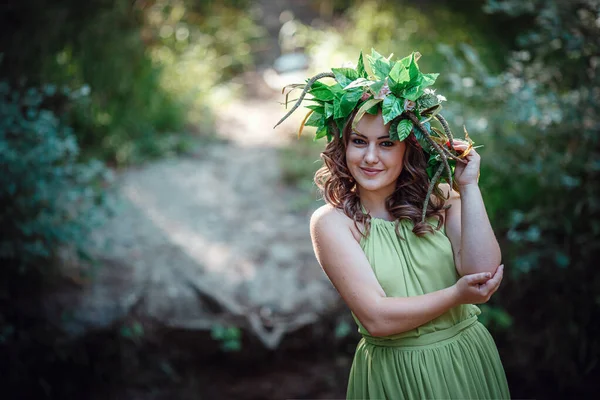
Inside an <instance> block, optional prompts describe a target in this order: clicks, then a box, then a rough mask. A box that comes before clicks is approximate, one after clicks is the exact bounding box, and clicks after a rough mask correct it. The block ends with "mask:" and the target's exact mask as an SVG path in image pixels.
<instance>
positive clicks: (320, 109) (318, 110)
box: [306, 103, 328, 114]
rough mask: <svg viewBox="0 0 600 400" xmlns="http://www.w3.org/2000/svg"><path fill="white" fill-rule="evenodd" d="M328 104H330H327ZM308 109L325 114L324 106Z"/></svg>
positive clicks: (313, 106) (311, 106)
mask: <svg viewBox="0 0 600 400" xmlns="http://www.w3.org/2000/svg"><path fill="white" fill-rule="evenodd" d="M325 104H328V103H325ZM306 108H308V109H309V110H313V111H315V112H317V113H319V114H324V113H325V107H324V106H319V105H310V106H306Z"/></svg>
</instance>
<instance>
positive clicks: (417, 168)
mask: <svg viewBox="0 0 600 400" xmlns="http://www.w3.org/2000/svg"><path fill="white" fill-rule="evenodd" d="M354 115H355V114H353V115H352V116H351V117H350V118H349V120H348V122H347V123H346V125H345V126H344V129H343V130H342V137H341V138H340V137H339V135H334V138H333V140H332V141H330V142H329V143H328V144H327V146H326V148H325V150H324V151H323V152H322V153H321V159H322V160H323V166H322V167H321V168H319V170H318V171H317V172H316V173H315V178H314V180H315V183H316V185H317V187H318V188H319V190H320V192H321V195H322V196H323V199H324V200H325V202H327V203H328V204H330V205H332V206H333V207H335V208H338V209H340V210H342V211H343V212H344V214H346V215H347V216H348V217H349V218H352V219H353V220H354V225H355V226H356V227H357V229H358V230H359V231H360V232H361V234H362V235H363V236H364V237H367V236H368V235H369V232H370V229H371V216H370V215H369V214H367V213H365V212H364V211H363V209H362V206H361V203H360V197H359V195H358V191H357V187H356V182H355V181H354V178H353V177H352V175H351V174H350V170H349V169H348V165H347V163H346V147H347V145H348V141H349V137H350V133H351V126H352V121H353V120H354ZM405 142H406V152H405V154H404V167H403V168H402V172H401V173H400V176H399V177H398V179H397V181H396V189H395V190H394V192H393V193H392V194H391V195H390V196H389V197H388V198H387V199H386V208H387V210H388V211H389V213H390V214H391V215H393V216H394V217H395V218H396V233H397V234H398V236H401V235H400V233H399V229H398V227H399V223H400V221H401V220H410V221H412V222H413V224H414V227H413V230H412V231H413V233H414V234H416V235H417V236H424V235H425V234H427V233H433V227H432V226H431V224H430V223H428V222H427V221H422V219H421V215H422V211H421V210H422V207H423V202H424V201H425V197H426V196H427V188H428V187H429V177H428V176H427V172H426V168H427V159H426V157H425V153H424V152H423V149H422V148H421V146H420V145H419V143H418V141H417V139H416V138H415V136H414V132H411V133H410V135H409V136H408V138H406V139H405ZM432 197H433V199H432V200H433V201H430V202H429V203H428V205H427V211H426V218H432V217H434V218H437V220H438V224H437V226H436V228H435V229H436V230H439V229H440V228H441V227H442V225H443V223H444V212H443V210H444V209H445V207H444V202H445V198H444V194H443V193H442V191H441V190H440V188H439V187H438V185H435V187H434V190H433V192H432ZM359 223H362V224H363V226H364V229H359V226H358V224H359Z"/></svg>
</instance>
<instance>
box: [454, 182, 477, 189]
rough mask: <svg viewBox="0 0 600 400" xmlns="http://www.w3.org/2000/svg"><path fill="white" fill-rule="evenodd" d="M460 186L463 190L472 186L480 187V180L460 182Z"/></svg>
mask: <svg viewBox="0 0 600 400" xmlns="http://www.w3.org/2000/svg"><path fill="white" fill-rule="evenodd" d="M458 188H459V189H460V190H461V191H462V190H469V189H472V188H478V189H479V183H478V182H470V183H464V184H460V183H459V184H458Z"/></svg>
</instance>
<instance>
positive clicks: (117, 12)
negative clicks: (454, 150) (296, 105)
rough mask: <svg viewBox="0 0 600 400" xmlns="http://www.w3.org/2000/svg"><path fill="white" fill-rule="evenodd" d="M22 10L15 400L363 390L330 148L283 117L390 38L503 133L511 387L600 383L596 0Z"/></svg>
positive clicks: (538, 390) (45, 4)
mask: <svg viewBox="0 0 600 400" xmlns="http://www.w3.org/2000/svg"><path fill="white" fill-rule="evenodd" d="M0 13H1V15H0V29H1V31H2V35H1V36H0V164H1V166H2V174H0V180H1V185H0V221H1V224H2V229H1V234H0V259H1V268H0V274H1V279H0V376H2V378H1V379H2V389H1V390H2V392H3V393H2V395H1V397H2V398H19V399H21V398H36V399H38V398H39V399H42V398H56V399H70V398H81V399H83V398H90V399H105V398H115V399H120V398H126V399H173V398H181V399H197V398H220V399H227V398H232V399H233V398H236V399H261V398H265V399H267V398H342V397H344V393H345V384H346V382H347V381H346V380H347V374H348V371H349V367H350V363H351V357H352V354H353V351H354V346H355V345H356V343H357V341H358V336H357V333H356V332H355V327H354V325H352V322H351V319H350V318H349V312H348V311H347V309H345V308H344V307H343V306H342V305H340V302H339V299H337V298H336V297H335V293H332V289H331V287H330V286H328V284H327V282H326V280H325V279H324V278H323V276H322V275H323V274H322V273H321V272H320V270H319V268H318V265H317V264H316V261H315V260H314V256H312V252H311V248H310V239H309V238H308V218H309V217H310V214H311V212H312V210H314V209H315V208H317V207H318V206H319V205H320V204H321V203H320V201H319V200H317V199H316V192H315V189H314V187H313V185H312V182H311V178H312V174H313V173H314V171H315V170H316V169H317V167H318V162H317V163H316V162H315V161H316V160H318V157H319V152H320V151H321V149H322V148H323V146H324V143H322V142H316V143H315V142H313V141H312V140H311V138H310V136H311V133H312V132H309V131H308V129H307V131H306V133H305V135H304V137H303V138H301V139H300V140H296V139H295V137H294V135H295V132H296V131H295V130H296V129H297V122H298V121H295V122H294V121H291V122H290V123H289V124H287V123H286V124H287V125H286V124H284V125H282V127H280V128H277V129H276V130H275V131H273V130H272V126H273V125H274V124H275V123H276V121H277V120H279V118H280V117H281V116H283V114H284V112H285V110H284V107H283V106H282V105H281V104H280V102H282V101H283V99H284V96H282V95H281V92H280V89H281V87H282V86H283V85H285V84H288V83H301V82H303V81H304V79H306V78H307V77H309V76H312V75H314V74H315V73H317V72H323V71H326V70H328V69H329V68H330V67H335V66H341V64H343V63H344V62H346V61H353V62H354V61H355V59H356V56H357V54H358V52H359V51H360V49H363V50H364V51H366V52H369V51H370V49H371V47H374V48H376V49H377V50H378V51H379V52H381V53H382V54H390V53H394V54H395V55H396V56H398V57H399V56H403V55H405V54H409V53H410V52H411V51H413V50H415V51H419V52H421V53H422V54H423V58H422V59H421V61H420V65H421V70H423V71H424V72H440V73H441V74H440V78H439V79H438V81H437V84H436V88H437V90H438V93H441V94H444V95H445V96H446V97H447V98H448V100H449V101H448V102H447V105H446V104H445V105H444V107H445V108H444V115H445V116H446V118H447V119H448V121H449V122H450V125H451V127H452V128H453V129H454V131H455V132H457V133H458V134H459V135H460V134H461V132H462V125H465V126H466V127H467V128H468V130H469V133H470V135H471V137H472V138H473V139H474V140H475V141H476V142H477V144H484V147H483V148H482V149H481V150H480V152H481V154H482V159H483V162H482V164H483V165H482V171H481V180H480V186H481V189H482V192H483V195H484V199H485V202H486V206H487V211H488V214H489V216H490V218H491V221H492V225H493V227H494V229H495V232H496V235H497V237H498V238H499V240H500V242H501V247H502V251H503V259H504V264H505V265H506V269H507V272H508V273H507V274H506V275H507V276H506V277H505V279H504V282H503V286H502V288H501V290H500V291H499V292H498V293H497V294H496V295H495V296H494V297H493V299H492V300H491V302H490V303H489V304H486V305H484V306H482V309H483V314H482V316H481V320H482V322H483V323H485V325H486V326H487V327H488V328H489V329H490V330H491V331H492V334H493V335H494V338H495V339H496V342H497V345H498V348H499V351H500V354H501V357H502V360H503V363H504V366H505V369H506V372H507V375H508V380H509V384H510V388H511V394H512V396H513V397H514V398H592V397H595V396H594V393H596V392H597V389H598V376H600V363H599V360H600V322H599V321H600V274H599V273H598V272H597V271H598V265H599V261H598V260H600V252H599V247H600V240H599V239H600V219H599V218H598V217H599V214H600V193H599V189H598V188H599V185H598V184H597V182H598V178H599V176H598V175H599V172H600V145H599V133H600V113H599V111H600V85H599V83H600V76H599V70H598V67H599V64H600V1H598V0H462V1H443V0H427V1H419V2H408V1H403V0H398V1H391V0H390V1H386V0H365V1H353V0H321V1H316V0H298V1H291V0H289V1H284V0H271V1H268V0H222V1H219V0H213V1H200V0H89V1H85V2H82V1H74V0H55V1H46V0H21V1H9V2H5V3H4V4H2V5H0ZM275 289H277V290H279V291H276V290H275ZM182 304H186V306H185V307H184V306H183V305H182Z"/></svg>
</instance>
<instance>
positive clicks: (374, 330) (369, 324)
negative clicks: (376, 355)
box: [363, 319, 391, 337]
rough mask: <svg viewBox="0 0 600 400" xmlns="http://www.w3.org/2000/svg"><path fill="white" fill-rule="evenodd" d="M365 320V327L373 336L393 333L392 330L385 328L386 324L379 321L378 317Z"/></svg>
mask: <svg viewBox="0 0 600 400" xmlns="http://www.w3.org/2000/svg"><path fill="white" fill-rule="evenodd" d="M365 322H366V323H363V327H364V328H365V329H366V330H367V332H368V333H369V335H371V336H373V337H382V336H388V335H391V332H388V331H387V329H386V328H385V326H384V324H382V323H381V321H378V320H376V319H369V320H368V321H365Z"/></svg>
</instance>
